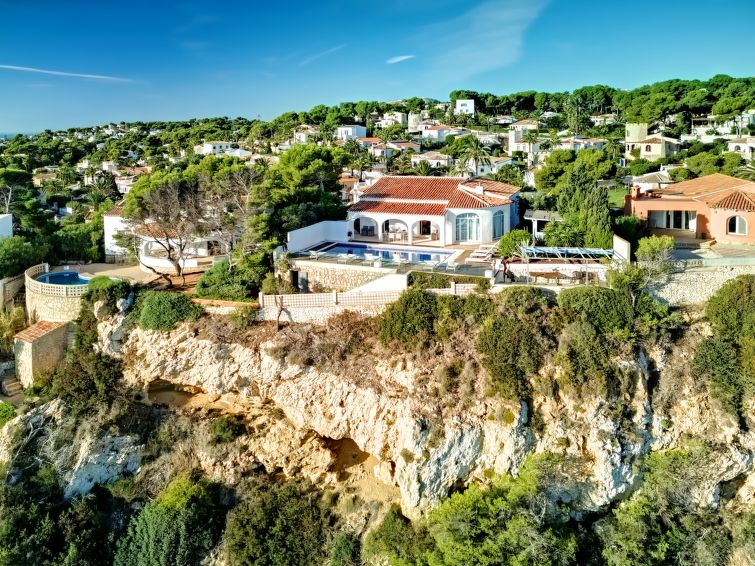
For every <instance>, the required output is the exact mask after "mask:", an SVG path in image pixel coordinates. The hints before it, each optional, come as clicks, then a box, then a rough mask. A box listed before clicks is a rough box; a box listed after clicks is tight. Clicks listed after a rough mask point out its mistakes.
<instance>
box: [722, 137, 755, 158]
mask: <svg viewBox="0 0 755 566" xmlns="http://www.w3.org/2000/svg"><path fill="white" fill-rule="evenodd" d="M727 145H728V146H729V147H728V150H729V151H730V152H732V153H738V154H739V155H741V156H742V157H743V158H744V159H746V160H747V161H752V160H753V158H755V136H747V137H746V138H735V139H733V140H729V141H728V142H727Z"/></svg>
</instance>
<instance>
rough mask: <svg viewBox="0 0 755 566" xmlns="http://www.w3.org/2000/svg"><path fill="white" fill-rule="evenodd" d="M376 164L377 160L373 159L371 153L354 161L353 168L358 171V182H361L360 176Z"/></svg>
mask: <svg viewBox="0 0 755 566" xmlns="http://www.w3.org/2000/svg"><path fill="white" fill-rule="evenodd" d="M376 163H377V159H375V156H374V155H372V154H371V153H365V154H363V155H360V156H359V157H358V158H357V159H356V160H355V161H354V167H356V168H357V169H359V180H360V181H363V180H364V179H363V178H362V175H363V173H364V172H365V171H367V170H368V169H371V168H372V166H373V165H375V164H376Z"/></svg>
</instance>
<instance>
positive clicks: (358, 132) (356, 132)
mask: <svg viewBox="0 0 755 566" xmlns="http://www.w3.org/2000/svg"><path fill="white" fill-rule="evenodd" d="M366 137H367V128H365V127H364V126H357V125H351V126H338V129H337V130H336V139H338V140H342V141H346V140H350V139H353V138H366Z"/></svg>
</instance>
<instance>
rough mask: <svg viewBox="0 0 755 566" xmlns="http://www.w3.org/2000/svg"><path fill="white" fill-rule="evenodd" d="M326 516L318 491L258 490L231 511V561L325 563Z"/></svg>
mask: <svg viewBox="0 0 755 566" xmlns="http://www.w3.org/2000/svg"><path fill="white" fill-rule="evenodd" d="M326 519H327V517H326V515H325V514H324V512H323V510H322V509H321V508H320V505H319V504H318V500H317V495H316V493H312V492H310V491H309V490H305V489H304V488H302V487H300V486H298V485H297V484H294V483H287V484H283V485H275V484H272V485H270V486H269V488H268V489H264V490H261V489H259V490H255V491H254V492H253V493H252V494H250V495H249V496H248V497H247V498H246V499H245V500H243V501H242V502H241V503H239V504H238V505H237V506H236V507H235V508H234V509H233V510H232V511H231V512H230V513H229V514H228V520H227V523H226V531H225V557H226V561H227V564H228V565H229V566H241V565H245V564H268V565H270V566H288V565H289V564H321V563H322V561H323V559H324V557H325V556H324V555H325V548H326V545H325V528H324V523H325V522H326Z"/></svg>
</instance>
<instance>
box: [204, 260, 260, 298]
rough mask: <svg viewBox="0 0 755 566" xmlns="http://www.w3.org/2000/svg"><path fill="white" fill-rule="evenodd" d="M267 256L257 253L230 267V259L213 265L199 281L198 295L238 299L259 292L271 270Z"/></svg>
mask: <svg viewBox="0 0 755 566" xmlns="http://www.w3.org/2000/svg"><path fill="white" fill-rule="evenodd" d="M270 267H271V266H270V262H269V261H268V259H267V256H266V255H265V254H262V253H257V254H254V255H252V256H250V257H249V258H246V259H244V260H243V261H241V262H239V263H238V264H236V265H234V266H233V267H232V268H230V269H229V267H228V260H224V261H221V262H219V263H217V264H215V265H213V266H212V267H211V268H210V269H208V270H207V271H205V272H204V274H203V275H202V278H201V279H200V280H199V282H198V283H197V296H198V297H205V298H209V299H221V300H228V301H237V300H244V299H249V298H250V297H254V296H256V295H257V293H259V291H260V288H261V287H262V283H263V281H264V279H265V276H266V275H267V273H268V272H269V271H270Z"/></svg>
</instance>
